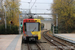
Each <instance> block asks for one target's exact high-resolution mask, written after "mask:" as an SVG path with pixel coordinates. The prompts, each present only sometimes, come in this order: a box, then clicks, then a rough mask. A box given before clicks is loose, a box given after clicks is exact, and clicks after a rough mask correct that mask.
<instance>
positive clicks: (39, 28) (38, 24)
mask: <svg viewBox="0 0 75 50" xmlns="http://www.w3.org/2000/svg"><path fill="white" fill-rule="evenodd" d="M38 31H40V23H38Z"/></svg>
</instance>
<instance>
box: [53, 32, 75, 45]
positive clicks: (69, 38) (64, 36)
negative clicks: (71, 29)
mask: <svg viewBox="0 0 75 50" xmlns="http://www.w3.org/2000/svg"><path fill="white" fill-rule="evenodd" d="M54 36H55V37H58V38H60V39H63V40H66V41H68V42H70V43H73V44H75V34H74V33H73V34H66V33H64V34H54Z"/></svg>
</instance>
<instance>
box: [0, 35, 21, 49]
mask: <svg viewBox="0 0 75 50" xmlns="http://www.w3.org/2000/svg"><path fill="white" fill-rule="evenodd" d="M21 43H22V35H0V50H21Z"/></svg>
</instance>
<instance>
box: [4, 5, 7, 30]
mask: <svg viewBox="0 0 75 50" xmlns="http://www.w3.org/2000/svg"><path fill="white" fill-rule="evenodd" d="M4 9H5V29H7V23H6V5H4Z"/></svg>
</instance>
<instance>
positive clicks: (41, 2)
mask: <svg viewBox="0 0 75 50" xmlns="http://www.w3.org/2000/svg"><path fill="white" fill-rule="evenodd" d="M21 2H22V3H29V2H23V1H21ZM31 3H34V2H31ZM36 4H51V3H43V2H37V3H36Z"/></svg>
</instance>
